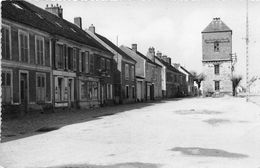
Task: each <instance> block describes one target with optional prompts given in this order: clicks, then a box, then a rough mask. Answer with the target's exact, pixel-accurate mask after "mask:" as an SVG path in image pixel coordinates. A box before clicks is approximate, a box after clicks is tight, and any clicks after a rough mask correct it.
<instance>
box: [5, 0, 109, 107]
mask: <svg viewBox="0 0 260 168" xmlns="http://www.w3.org/2000/svg"><path fill="white" fill-rule="evenodd" d="M2 5H3V8H2V9H3V10H2V12H3V16H2V17H3V20H5V24H6V25H5V26H4V27H5V29H3V31H2V32H3V35H4V37H5V39H3V40H4V41H5V42H4V43H5V46H2V47H3V48H5V51H6V53H9V54H5V56H4V57H6V59H3V60H7V61H3V62H2V67H5V69H6V71H2V72H3V75H2V76H4V78H5V79H6V81H7V82H5V83H4V84H3V88H6V89H5V90H6V91H5V94H4V95H3V97H5V98H4V99H6V103H7V102H8V103H9V104H13V105H18V106H19V109H24V110H22V111H27V110H28V109H30V108H38V106H39V105H40V106H42V107H46V106H49V105H51V106H52V107H76V106H78V107H92V106H99V104H100V103H101V97H102V96H101V95H100V93H102V92H101V91H100V83H101V81H102V80H103V79H104V78H109V80H110V78H111V77H108V75H111V74H112V71H109V72H108V73H107V74H108V75H107V76H103V75H102V74H101V73H99V72H98V69H97V66H100V65H98V63H99V62H100V56H102V57H109V58H110V60H111V59H112V57H113V54H112V53H111V52H109V51H108V50H107V49H106V48H104V47H103V46H102V45H101V44H99V43H98V42H97V41H96V40H94V39H93V38H92V37H91V36H89V35H88V34H87V33H86V32H85V31H83V30H82V29H81V27H78V25H75V24H73V23H70V22H68V21H66V20H65V19H63V18H62V8H61V6H58V5H56V6H53V5H51V6H46V10H44V9H41V8H39V7H36V6H34V5H32V4H30V3H28V2H26V1H5V2H3V3H2ZM76 21H77V20H76ZM7 34H9V35H7ZM7 37H8V38H7ZM7 44H8V45H7ZM5 72H6V73H5ZM16 80H18V81H16ZM110 81H111V82H105V83H107V84H109V83H110V84H111V88H112V80H110ZM16 85H17V86H16ZM9 90H10V91H9ZM111 90H112V89H111ZM111 92H112V91H111ZM111 99H112V98H111Z"/></svg>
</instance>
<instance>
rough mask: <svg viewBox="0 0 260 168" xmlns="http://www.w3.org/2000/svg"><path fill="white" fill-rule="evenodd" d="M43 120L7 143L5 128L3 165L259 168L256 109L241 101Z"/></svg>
mask: <svg viewBox="0 0 260 168" xmlns="http://www.w3.org/2000/svg"><path fill="white" fill-rule="evenodd" d="M69 114H71V115H69ZM104 114H105V115H104ZM46 116H47V117H42V118H41V120H42V122H43V123H46V125H43V123H42V124H41V125H42V126H43V128H42V127H41V128H40V127H39V125H37V124H32V126H31V127H33V128H31V129H29V126H28V125H29V124H27V126H25V127H23V129H24V131H23V134H22V135H18V133H17V131H18V128H16V129H15V130H13V136H8V135H9V134H11V130H10V129H8V128H7V127H8V126H11V125H12V124H19V121H17V120H14V121H8V122H5V123H4V129H3V130H4V135H5V137H4V139H5V141H6V142H4V143H2V144H0V165H2V166H4V167H6V168H9V167H10V168H24V167H30V168H37V167H41V168H43V167H51V168H65V167H67V168H68V167H71V168H76V167H77V168H184V167H185V168H193V167H194V168H198V167H199V168H219V167H221V168H230V167H243V168H244V167H250V168H260V150H259V149H260V106H259V105H258V104H256V103H252V102H249V103H246V101H245V98H233V97H223V98H185V99H173V100H163V101H160V102H154V103H139V104H132V105H122V106H115V107H108V108H102V109H100V110H92V111H90V112H84V111H81V112H71V113H69V112H66V113H64V114H63V113H62V112H60V113H57V114H46ZM49 116H51V118H52V120H51V121H49V120H50V118H49ZM58 116H59V117H58ZM61 116H63V117H61ZM57 117H58V119H57ZM55 118H56V119H55ZM35 122H36V121H35ZM21 125H22V124H21ZM25 125H26V124H25ZM47 126H48V127H47ZM48 129H49V130H48ZM52 129H53V130H52ZM33 130H38V131H36V132H34V131H33ZM32 132H34V133H32Z"/></svg>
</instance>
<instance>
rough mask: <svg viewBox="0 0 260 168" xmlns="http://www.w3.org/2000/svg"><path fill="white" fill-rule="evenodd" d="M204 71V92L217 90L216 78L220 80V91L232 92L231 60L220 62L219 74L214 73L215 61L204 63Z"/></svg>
mask: <svg viewBox="0 0 260 168" xmlns="http://www.w3.org/2000/svg"><path fill="white" fill-rule="evenodd" d="M203 72H204V73H205V80H204V81H202V89H203V94H205V93H206V92H215V83H214V81H215V80H217V81H220V90H219V91H220V92H230V93H231V92H232V82H231V62H230V61H226V62H221V63H220V66H219V75H215V74H214V64H213V63H203Z"/></svg>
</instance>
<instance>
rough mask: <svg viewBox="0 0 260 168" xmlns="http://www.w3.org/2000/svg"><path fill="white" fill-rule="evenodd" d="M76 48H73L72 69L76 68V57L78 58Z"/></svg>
mask: <svg viewBox="0 0 260 168" xmlns="http://www.w3.org/2000/svg"><path fill="white" fill-rule="evenodd" d="M78 53H79V52H78V49H76V48H73V70H74V71H76V70H77V58H78V55H79V54H78Z"/></svg>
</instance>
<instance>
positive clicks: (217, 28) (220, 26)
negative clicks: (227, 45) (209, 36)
mask: <svg viewBox="0 0 260 168" xmlns="http://www.w3.org/2000/svg"><path fill="white" fill-rule="evenodd" d="M229 31H230V32H232V30H231V29H230V28H229V27H228V26H227V25H226V24H225V23H224V22H223V21H222V20H220V18H214V19H213V20H212V21H211V22H210V24H209V25H208V26H207V27H206V28H205V29H204V30H203V31H202V33H212V32H229Z"/></svg>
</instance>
